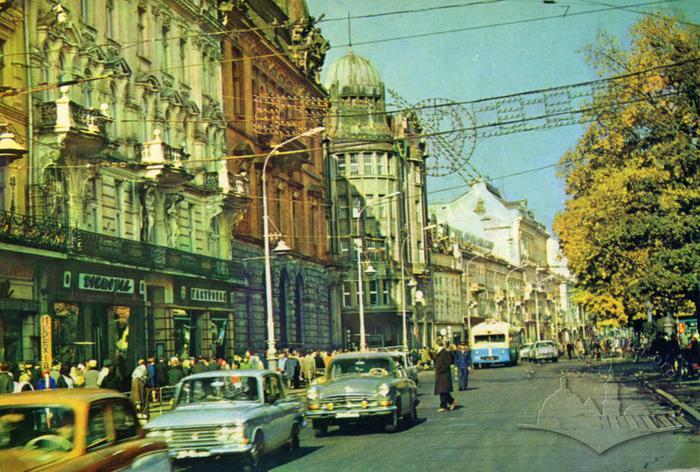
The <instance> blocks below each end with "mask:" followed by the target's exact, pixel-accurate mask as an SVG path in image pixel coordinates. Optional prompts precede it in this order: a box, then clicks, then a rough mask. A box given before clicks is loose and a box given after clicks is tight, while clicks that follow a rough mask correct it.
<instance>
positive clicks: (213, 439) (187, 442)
mask: <svg viewBox="0 0 700 472" xmlns="http://www.w3.org/2000/svg"><path fill="white" fill-rule="evenodd" d="M218 429H219V428H218V427H206V428H182V429H173V435H172V436H171V438H170V439H169V441H168V447H170V449H175V450H179V449H207V448H210V447H216V446H219V445H221V441H219V439H218V438H217V434H216V433H217V430H218Z"/></svg>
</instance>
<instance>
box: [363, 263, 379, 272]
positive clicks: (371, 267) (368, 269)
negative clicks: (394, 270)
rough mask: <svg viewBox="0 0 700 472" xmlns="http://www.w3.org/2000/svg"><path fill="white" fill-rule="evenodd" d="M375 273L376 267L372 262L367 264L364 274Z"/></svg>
mask: <svg viewBox="0 0 700 472" xmlns="http://www.w3.org/2000/svg"><path fill="white" fill-rule="evenodd" d="M376 273H377V269H375V268H374V267H373V266H372V264H370V265H368V266H367V268H366V269H365V275H375V274H376Z"/></svg>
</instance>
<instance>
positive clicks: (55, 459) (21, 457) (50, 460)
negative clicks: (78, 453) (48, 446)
mask: <svg viewBox="0 0 700 472" xmlns="http://www.w3.org/2000/svg"><path fill="white" fill-rule="evenodd" d="M69 457H71V456H70V455H69V453H66V452H60V451H50V452H49V451H41V450H33V451H27V450H24V449H6V450H3V451H0V463H2V469H3V470H14V471H15V472H21V471H24V470H32V469H36V468H38V467H45V466H49V465H56V464H57V463H60V462H62V461H64V460H67V459H68V458H69Z"/></svg>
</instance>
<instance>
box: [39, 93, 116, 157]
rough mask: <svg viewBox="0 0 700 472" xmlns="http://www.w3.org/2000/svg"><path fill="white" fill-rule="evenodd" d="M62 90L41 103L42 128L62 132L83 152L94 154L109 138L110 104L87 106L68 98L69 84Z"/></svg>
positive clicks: (60, 134) (75, 147) (74, 148)
mask: <svg viewBox="0 0 700 472" xmlns="http://www.w3.org/2000/svg"><path fill="white" fill-rule="evenodd" d="M61 92H62V95H61V97H60V98H59V99H57V100H56V101H55V102H45V103H40V104H39V105H38V108H39V126H38V129H39V131H40V132H42V133H55V134H58V135H59V136H60V137H59V139H60V140H61V141H64V142H65V145H67V146H71V147H72V149H73V150H74V151H76V153H77V154H78V155H79V156H94V155H95V154H96V153H98V152H99V151H100V150H101V148H102V147H103V146H104V145H105V144H107V142H108V139H107V125H108V124H109V122H110V119H109V117H108V116H107V115H106V111H107V109H106V105H104V106H103V108H102V109H101V110H96V109H94V108H86V107H83V106H81V105H78V104H77V103H75V102H74V101H72V100H71V99H70V98H68V87H61Z"/></svg>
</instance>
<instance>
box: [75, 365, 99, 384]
mask: <svg viewBox="0 0 700 472" xmlns="http://www.w3.org/2000/svg"><path fill="white" fill-rule="evenodd" d="M84 371H85V366H84V365H83V364H74V365H72V366H71V368H70V376H71V378H72V379H73V388H83V387H85V372H84ZM102 388H104V387H102Z"/></svg>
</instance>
